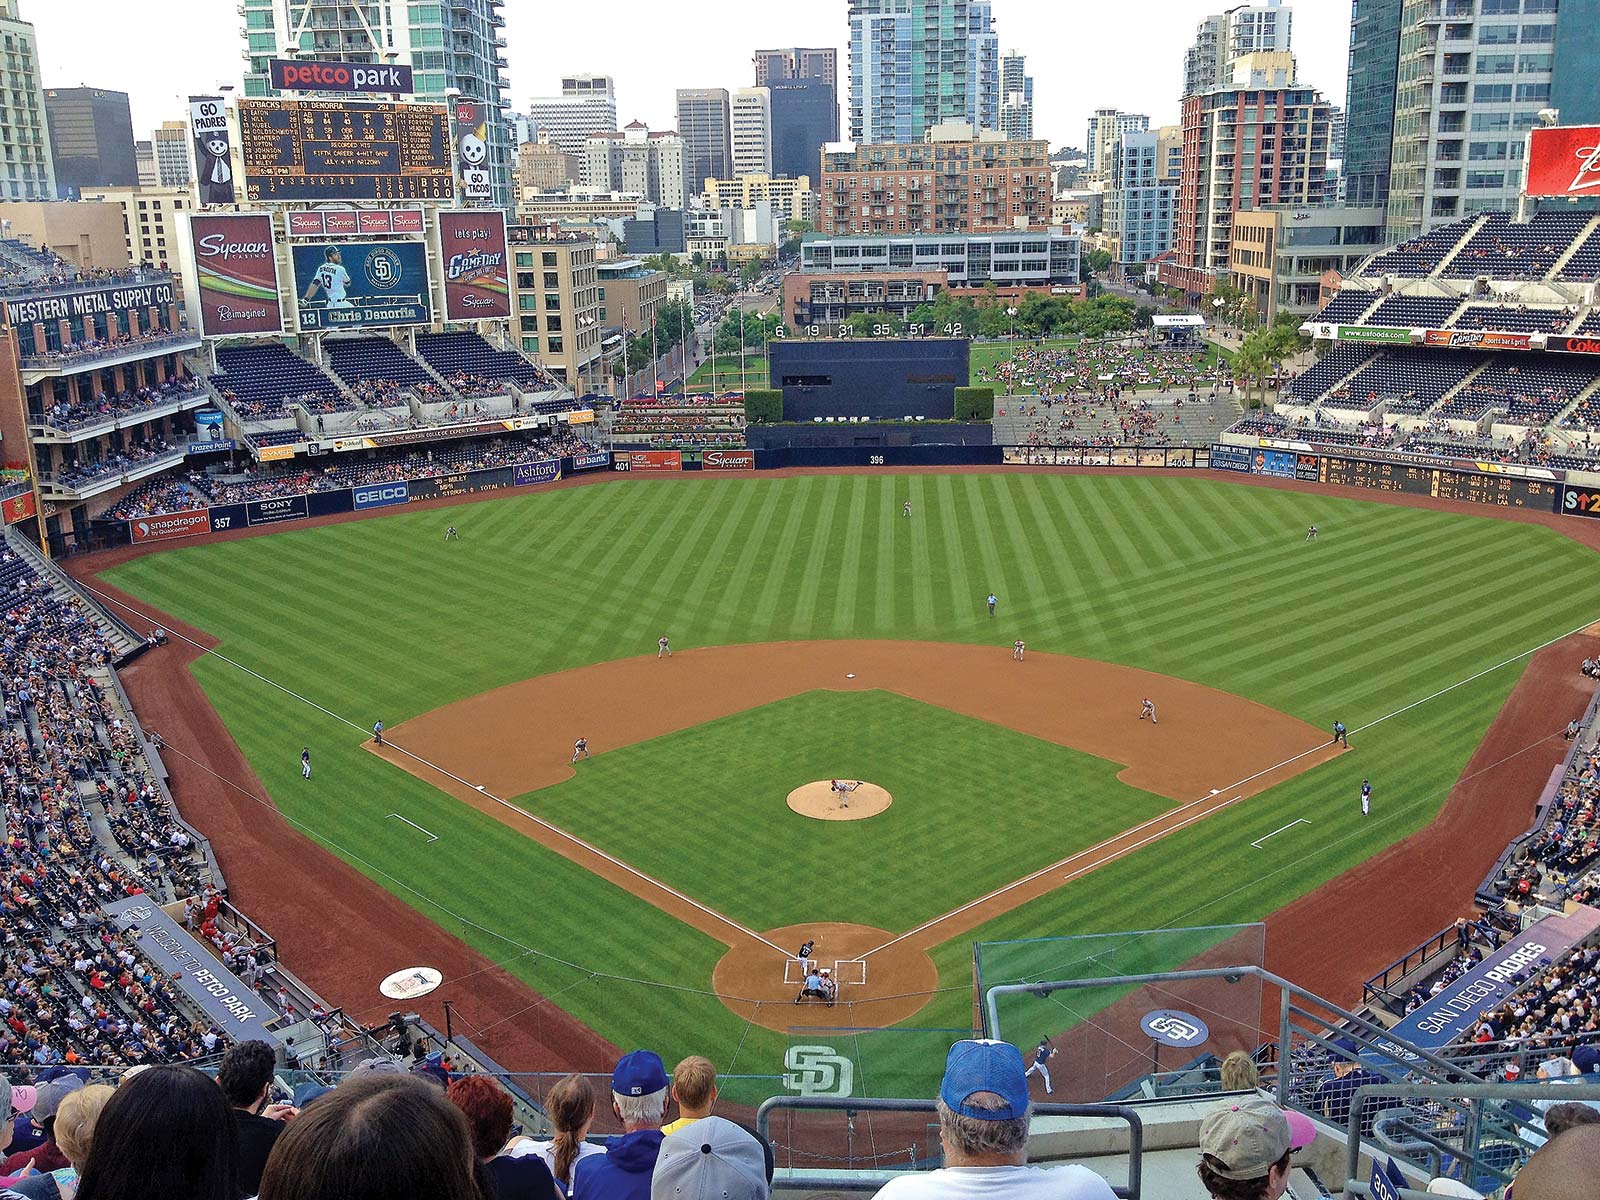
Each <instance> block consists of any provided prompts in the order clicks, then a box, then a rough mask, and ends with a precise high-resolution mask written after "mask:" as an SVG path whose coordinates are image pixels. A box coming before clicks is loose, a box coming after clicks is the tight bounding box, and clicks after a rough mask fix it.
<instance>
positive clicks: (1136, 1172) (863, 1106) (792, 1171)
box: [756, 1096, 1144, 1200]
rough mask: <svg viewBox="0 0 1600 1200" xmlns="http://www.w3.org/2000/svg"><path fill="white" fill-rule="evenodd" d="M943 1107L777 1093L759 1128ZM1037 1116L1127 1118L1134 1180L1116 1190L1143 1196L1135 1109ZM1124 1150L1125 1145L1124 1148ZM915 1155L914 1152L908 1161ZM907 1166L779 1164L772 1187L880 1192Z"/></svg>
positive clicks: (1140, 1129)
mask: <svg viewBox="0 0 1600 1200" xmlns="http://www.w3.org/2000/svg"><path fill="white" fill-rule="evenodd" d="M936 1111H937V1106H936V1104H935V1102H934V1101H932V1100H892V1099H873V1098H867V1097H851V1098H843V1097H834V1096H774V1097H772V1098H771V1099H770V1100H767V1101H765V1102H764V1103H763V1104H762V1105H761V1107H760V1108H759V1109H757V1110H756V1132H758V1133H759V1134H760V1135H761V1136H762V1137H763V1138H765V1139H766V1140H767V1141H768V1142H772V1140H773V1137H772V1118H773V1114H774V1113H779V1112H839V1113H844V1114H846V1116H847V1117H849V1118H850V1119H851V1120H852V1121H853V1119H854V1117H855V1115H856V1114H858V1113H901V1114H916V1113H922V1114H927V1115H932V1114H933V1113H935V1112H936ZM1032 1111H1033V1116H1034V1118H1035V1119H1037V1118H1040V1117H1066V1118H1077V1119H1094V1120H1102V1121H1104V1120H1110V1121H1120V1122H1124V1123H1126V1125H1127V1126H1128V1138H1127V1144H1126V1151H1125V1152H1126V1154H1127V1156H1128V1182H1127V1184H1126V1185H1116V1186H1113V1188H1112V1190H1113V1191H1114V1192H1115V1193H1116V1194H1117V1195H1118V1196H1119V1197H1123V1198H1124V1200H1139V1197H1140V1194H1141V1186H1140V1185H1141V1175H1142V1160H1143V1155H1144V1122H1143V1121H1142V1120H1141V1119H1140V1117H1139V1114H1138V1113H1137V1112H1135V1111H1134V1110H1133V1109H1131V1108H1128V1107H1126V1106H1124V1105H1120V1104H1035V1105H1034V1106H1033V1110H1032ZM1121 1152H1122V1151H1121V1150H1120V1149H1119V1151H1118V1153H1119V1154H1120V1153H1121ZM911 1158H912V1156H911V1155H909V1154H908V1160H909V1159H911ZM907 1165H908V1166H911V1167H914V1168H918V1169H923V1170H927V1169H932V1168H934V1167H937V1166H938V1165H939V1164H938V1163H937V1162H917V1161H908V1163H907ZM904 1173H905V1172H904V1171H894V1170H887V1169H880V1170H860V1169H856V1170H850V1171H839V1170H832V1171H829V1170H826V1169H816V1170H813V1169H810V1168H784V1167H780V1168H778V1171H777V1173H776V1174H775V1175H774V1176H773V1180H772V1190H773V1191H775V1192H777V1191H806V1192H817V1191H840V1192H875V1191H877V1190H878V1189H879V1188H881V1187H882V1186H883V1185H884V1184H885V1183H887V1182H888V1181H889V1180H890V1179H892V1178H894V1177H895V1176H896V1175H900V1174H904Z"/></svg>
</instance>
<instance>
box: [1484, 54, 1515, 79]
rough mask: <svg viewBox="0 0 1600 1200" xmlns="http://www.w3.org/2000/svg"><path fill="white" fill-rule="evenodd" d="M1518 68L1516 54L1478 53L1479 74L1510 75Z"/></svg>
mask: <svg viewBox="0 0 1600 1200" xmlns="http://www.w3.org/2000/svg"><path fill="white" fill-rule="evenodd" d="M1516 69H1517V56H1516V55H1515V54H1480V55H1478V74H1479V75H1510V74H1512V73H1513V72H1515V71H1516Z"/></svg>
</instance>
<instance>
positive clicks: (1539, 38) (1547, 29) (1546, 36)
mask: <svg viewBox="0 0 1600 1200" xmlns="http://www.w3.org/2000/svg"><path fill="white" fill-rule="evenodd" d="M1555 40H1556V27H1555V26H1554V25H1524V26H1523V27H1522V42H1523V45H1532V44H1535V43H1542V42H1553V41H1555Z"/></svg>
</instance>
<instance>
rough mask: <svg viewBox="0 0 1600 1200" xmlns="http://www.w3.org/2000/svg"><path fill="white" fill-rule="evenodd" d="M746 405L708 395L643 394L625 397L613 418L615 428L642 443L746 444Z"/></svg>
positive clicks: (664, 445) (617, 433)
mask: <svg viewBox="0 0 1600 1200" xmlns="http://www.w3.org/2000/svg"><path fill="white" fill-rule="evenodd" d="M744 427H745V418H744V406H743V405H742V404H730V403H721V402H716V401H711V400H708V399H706V398H704V397H679V396H662V397H643V398H638V399H631V400H625V401H623V402H622V406H621V407H620V408H619V409H618V411H617V413H616V415H615V416H614V417H613V418H612V423H611V432H612V433H613V434H614V435H615V436H617V437H624V438H627V439H629V441H630V443H633V444H638V443H639V440H640V439H641V438H644V439H648V444H649V445H651V446H657V447H661V448H664V449H678V448H683V447H696V446H743V445H744V444H745V440H744Z"/></svg>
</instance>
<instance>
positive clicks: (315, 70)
mask: <svg viewBox="0 0 1600 1200" xmlns="http://www.w3.org/2000/svg"><path fill="white" fill-rule="evenodd" d="M267 71H268V74H269V75H270V77H271V80H272V86H273V88H274V89H275V90H277V91H280V92H387V93H389V94H391V95H393V94H400V95H410V94H411V92H412V90H413V87H412V78H411V68H410V67H408V66H403V65H401V64H399V63H387V64H382V65H380V64H377V63H347V62H321V61H318V60H316V59H310V58H274V59H272V60H271V61H270V62H269V63H268V64H267Z"/></svg>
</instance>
